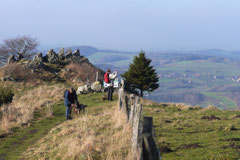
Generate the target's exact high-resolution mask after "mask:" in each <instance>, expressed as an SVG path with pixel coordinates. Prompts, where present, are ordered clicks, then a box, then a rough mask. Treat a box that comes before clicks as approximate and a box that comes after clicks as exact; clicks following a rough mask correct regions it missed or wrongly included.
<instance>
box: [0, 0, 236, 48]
mask: <svg viewBox="0 0 240 160" xmlns="http://www.w3.org/2000/svg"><path fill="white" fill-rule="evenodd" d="M17 35H31V36H33V37H36V38H38V39H39V41H40V43H41V45H42V46H48V47H50V46H52V47H55V46H67V45H70V46H72V45H92V46H95V47H98V48H102V49H103V48H104V49H118V50H140V49H144V50H152V51H154V50H178V49H184V50H185V49H209V48H219V49H227V50H236V49H240V0H0V41H1V42H2V40H3V39H6V38H12V37H15V36H17Z"/></svg>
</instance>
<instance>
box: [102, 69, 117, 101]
mask: <svg viewBox="0 0 240 160" xmlns="http://www.w3.org/2000/svg"><path fill="white" fill-rule="evenodd" d="M116 77H117V71H114V72H113V73H111V71H110V69H108V70H107V72H106V73H105V75H104V81H105V83H106V84H107V87H108V101H112V100H113V99H112V94H113V82H114V79H115V78H116Z"/></svg>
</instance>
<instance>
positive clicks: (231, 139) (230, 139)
mask: <svg viewBox="0 0 240 160" xmlns="http://www.w3.org/2000/svg"><path fill="white" fill-rule="evenodd" d="M226 141H230V142H233V141H240V138H229V139H227V140H226Z"/></svg>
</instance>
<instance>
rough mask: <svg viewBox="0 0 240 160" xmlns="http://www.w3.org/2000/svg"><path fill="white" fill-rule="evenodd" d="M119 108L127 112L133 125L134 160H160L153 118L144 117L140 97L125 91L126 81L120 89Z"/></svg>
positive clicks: (122, 82)
mask: <svg viewBox="0 0 240 160" xmlns="http://www.w3.org/2000/svg"><path fill="white" fill-rule="evenodd" d="M119 109H120V110H121V111H122V112H124V113H125V115H126V117H127V119H128V122H129V123H130V125H131V126H132V129H133V134H132V135H133V136H132V155H133V157H132V158H133V160H160V159H161V158H160V153H159V150H158V148H157V146H156V143H155V141H154V137H153V118H152V117H143V119H142V109H143V105H142V104H141V101H140V97H139V96H137V95H135V94H128V93H127V92H126V91H125V85H124V81H123V80H122V81H121V87H120V89H119Z"/></svg>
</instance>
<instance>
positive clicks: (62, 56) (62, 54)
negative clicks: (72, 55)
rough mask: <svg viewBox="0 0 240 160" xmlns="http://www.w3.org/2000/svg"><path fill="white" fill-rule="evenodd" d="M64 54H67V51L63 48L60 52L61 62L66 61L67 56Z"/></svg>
mask: <svg viewBox="0 0 240 160" xmlns="http://www.w3.org/2000/svg"><path fill="white" fill-rule="evenodd" d="M64 52H65V49H64V48H61V49H60V50H59V52H58V58H59V60H61V61H63V60H64V59H65V54H64Z"/></svg>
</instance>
